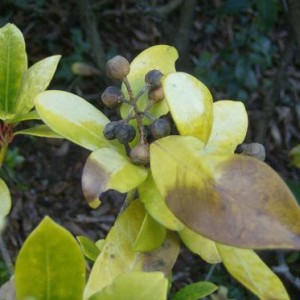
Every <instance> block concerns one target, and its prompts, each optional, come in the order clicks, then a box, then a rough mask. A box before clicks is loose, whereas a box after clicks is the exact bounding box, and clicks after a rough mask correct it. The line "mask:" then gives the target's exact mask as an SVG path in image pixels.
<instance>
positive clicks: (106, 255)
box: [84, 200, 179, 299]
mask: <svg viewBox="0 0 300 300" xmlns="http://www.w3.org/2000/svg"><path fill="white" fill-rule="evenodd" d="M145 213H146V212H145V209H144V207H143V205H142V203H141V202H140V201H138V200H135V201H133V202H131V204H130V206H129V207H128V208H127V209H126V210H125V211H124V212H123V213H122V214H121V215H120V216H119V217H118V219H117V221H116V223H115V225H114V226H113V228H112V229H111V230H110V232H109V234H108V235H107V237H106V239H105V244H104V246H103V248H102V251H101V253H100V254H99V256H98V258H97V260H96V262H95V264H94V265H93V268H92V271H91V274H90V277H89V280H88V282H87V285H86V288H85V293H84V299H88V298H89V297H90V296H92V295H93V294H95V293H96V292H99V291H100V290H101V289H103V288H104V287H105V286H107V285H110V284H111V283H112V282H113V280H114V279H115V278H116V276H118V275H119V274H122V273H127V272H132V271H144V272H157V271H159V272H163V273H164V274H165V275H166V276H167V275H168V274H169V272H170V271H171V269H172V267H173V265H174V263H175V261H176V259H177V256H178V254H179V243H178V241H177V239H176V238H175V236H173V235H168V236H167V238H166V240H165V241H164V243H163V245H162V246H161V247H159V248H158V249H156V250H155V251H151V252H147V253H141V252H136V251H134V250H133V246H134V243H135V241H136V238H137V235H138V233H139V231H140V228H141V226H142V222H143V220H144V217H145Z"/></svg>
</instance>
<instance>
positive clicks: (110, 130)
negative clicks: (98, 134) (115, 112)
mask: <svg viewBox="0 0 300 300" xmlns="http://www.w3.org/2000/svg"><path fill="white" fill-rule="evenodd" d="M118 126H120V124H119V123H118V122H110V123H107V124H106V125H105V127H104V130H103V135H104V137H105V138H106V139H107V140H113V139H115V138H116V128H117V127H118Z"/></svg>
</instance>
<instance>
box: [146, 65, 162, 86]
mask: <svg viewBox="0 0 300 300" xmlns="http://www.w3.org/2000/svg"><path fill="white" fill-rule="evenodd" d="M162 76H163V73H162V72H160V71H159V70H155V69H154V70H151V71H149V72H148V73H147V74H146V75H145V82H146V84H147V86H148V87H149V88H150V89H156V88H158V87H160V86H161V81H160V80H161V78H162Z"/></svg>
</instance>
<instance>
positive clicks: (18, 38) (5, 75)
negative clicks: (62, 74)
mask: <svg viewBox="0 0 300 300" xmlns="http://www.w3.org/2000/svg"><path fill="white" fill-rule="evenodd" d="M26 69H27V55H26V51H25V42H24V38H23V34H22V32H21V31H20V30H19V29H18V28H17V27H16V26H15V25H13V24H7V25H5V26H4V27H2V28H1V29H0V119H2V120H7V119H10V118H12V117H14V115H15V110H14V109H15V101H16V99H17V96H18V92H19V88H20V85H21V80H22V76H23V73H24V72H25V71H26Z"/></svg>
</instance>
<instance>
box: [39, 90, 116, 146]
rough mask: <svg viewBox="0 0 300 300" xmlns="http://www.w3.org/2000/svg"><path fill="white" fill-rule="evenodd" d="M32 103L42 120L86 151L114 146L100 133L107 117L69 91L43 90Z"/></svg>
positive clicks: (106, 121)
mask: <svg viewBox="0 0 300 300" xmlns="http://www.w3.org/2000/svg"><path fill="white" fill-rule="evenodd" d="M35 105H36V110H37V112H38V113H39V115H40V116H41V118H42V120H43V121H44V122H45V123H46V124H47V125H48V126H49V127H50V128H51V129H52V130H53V131H55V132H57V133H58V134H60V135H61V136H63V137H65V138H66V139H68V140H70V141H71V142H73V143H75V144H78V145H80V146H82V147H84V148H87V149H89V150H96V149H97V148H100V147H113V146H112V145H113V144H112V143H110V142H108V140H107V139H105V138H104V136H103V128H104V126H105V125H106V124H107V123H108V122H109V120H108V118H107V117H106V116H105V115H104V114H103V113H101V112H100V111H99V110H98V109H96V108H95V107H94V106H93V105H91V104H90V103H88V102H87V101H85V100H84V99H82V98H80V97H78V96H76V95H74V94H71V93H68V92H62V91H45V92H42V93H40V94H38V95H37V96H36V98H35ZM119 148H120V147H119Z"/></svg>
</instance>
